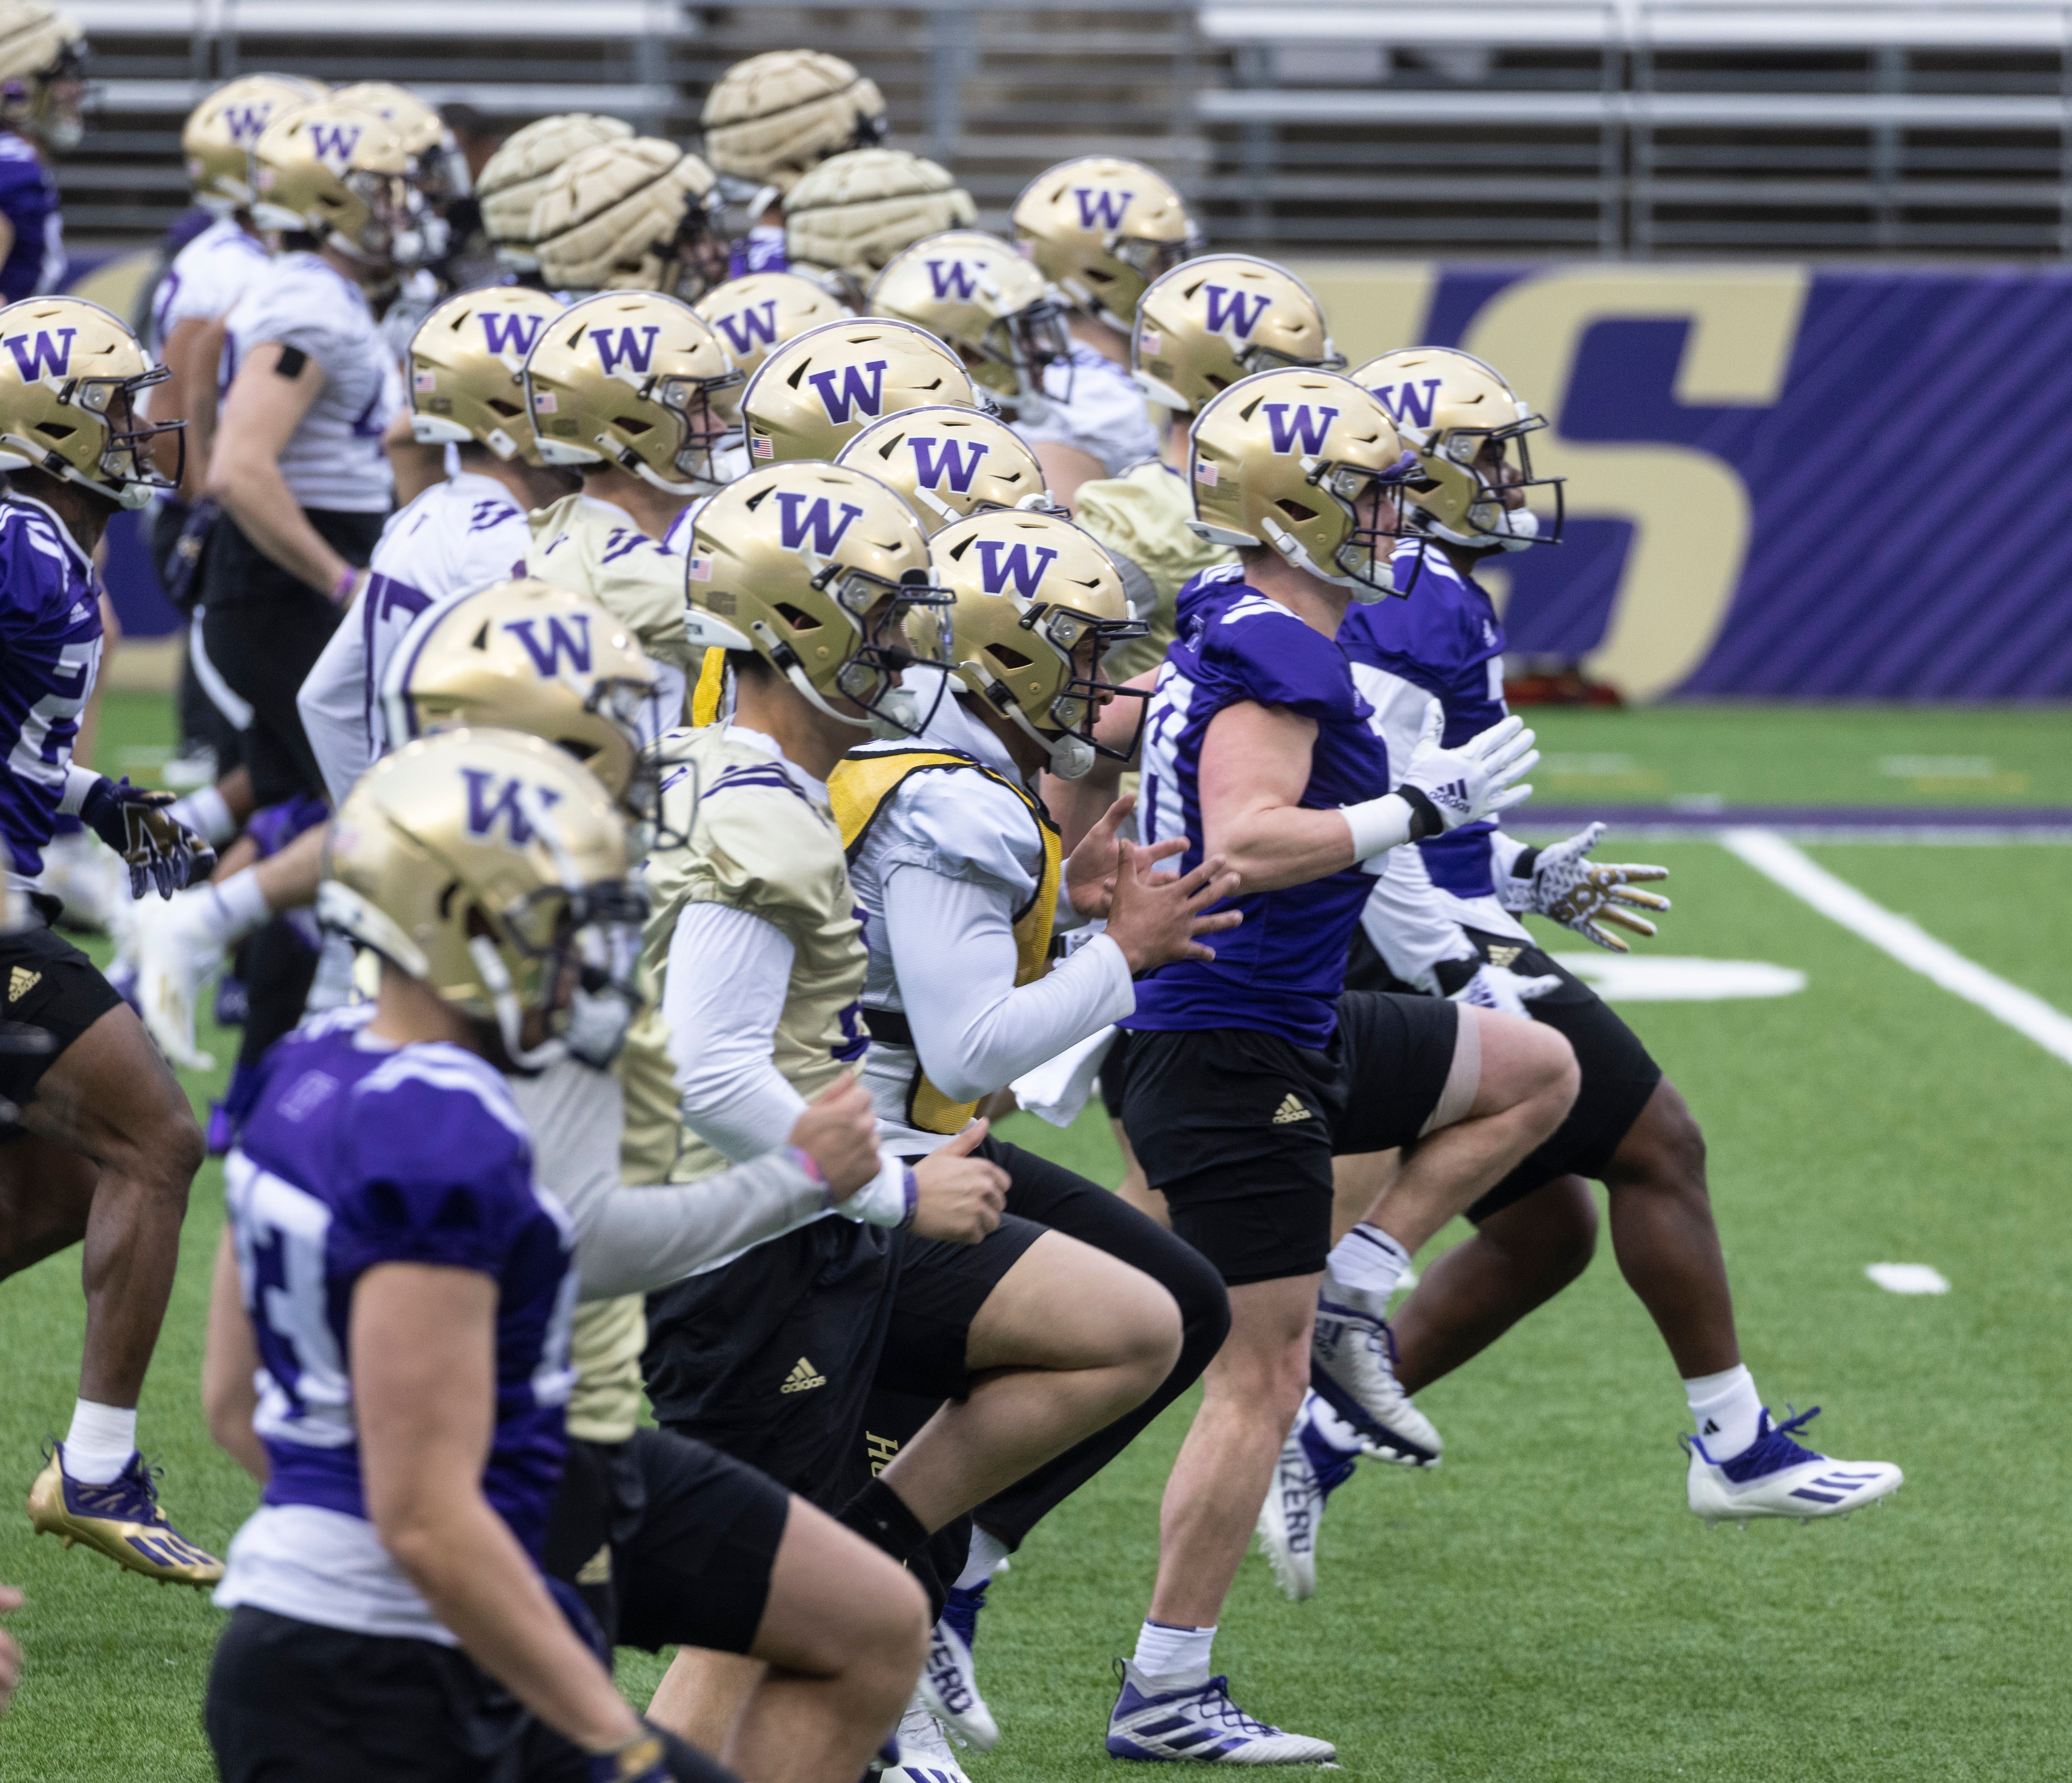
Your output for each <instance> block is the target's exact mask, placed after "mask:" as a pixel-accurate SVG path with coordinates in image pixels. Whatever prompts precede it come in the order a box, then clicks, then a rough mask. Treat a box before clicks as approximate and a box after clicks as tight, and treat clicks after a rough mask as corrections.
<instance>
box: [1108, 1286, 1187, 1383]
mask: <svg viewBox="0 0 2072 1783" xmlns="http://www.w3.org/2000/svg"><path fill="white" fill-rule="evenodd" d="M1115 1318H1116V1337H1115V1341H1116V1361H1117V1362H1119V1363H1120V1364H1121V1365H1122V1366H1124V1367H1126V1368H1127V1369H1128V1370H1129V1372H1130V1373H1131V1374H1132V1375H1133V1376H1135V1377H1138V1378H1142V1379H1143V1380H1144V1381H1145V1392H1147V1393H1148V1392H1149V1391H1151V1389H1152V1387H1155V1386H1157V1383H1158V1382H1161V1381H1162V1380H1164V1379H1165V1377H1166V1376H1167V1375H1168V1374H1170V1373H1171V1372H1172V1370H1173V1365H1174V1363H1175V1362H1178V1361H1179V1359H1180V1345H1181V1341H1182V1337H1183V1335H1184V1333H1183V1330H1182V1324H1181V1318H1180V1308H1179V1304H1178V1302H1177V1301H1175V1300H1174V1298H1173V1296H1172V1295H1171V1294H1170V1293H1169V1292H1166V1290H1165V1288H1162V1287H1161V1286H1160V1285H1159V1284H1157V1282H1155V1281H1153V1280H1152V1279H1151V1277H1150V1276H1147V1275H1145V1274H1144V1273H1143V1272H1142V1271H1141V1270H1134V1269H1133V1270H1132V1271H1130V1272H1129V1280H1128V1284H1127V1288H1126V1289H1125V1290H1124V1295H1123V1297H1122V1299H1121V1300H1120V1302H1119V1304H1117V1305H1116V1308H1115Z"/></svg>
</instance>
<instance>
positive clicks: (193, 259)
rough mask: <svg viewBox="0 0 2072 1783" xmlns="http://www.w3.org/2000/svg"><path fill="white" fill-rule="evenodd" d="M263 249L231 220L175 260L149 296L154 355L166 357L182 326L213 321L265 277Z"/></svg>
mask: <svg viewBox="0 0 2072 1783" xmlns="http://www.w3.org/2000/svg"><path fill="white" fill-rule="evenodd" d="M271 264H272V262H271V261H270V259H269V257H268V255H267V253H266V247H265V243H264V242H262V241H261V240H260V239H259V238H258V237H257V236H255V235H250V234H248V233H247V232H245V230H243V229H241V228H239V227H238V225H237V224H236V222H235V221H234V220H232V219H231V218H229V217H223V218H220V219H219V220H217V221H216V222H214V223H212V224H209V226H208V228H206V229H204V230H203V231H202V232H201V233H200V234H199V235H198V236H195V238H194V240H191V241H190V242H189V243H188V244H187V246H185V247H184V248H183V249H180V251H179V253H178V254H176V255H175V256H174V257H173V263H172V265H170V266H168V267H167V268H166V274H165V277H163V278H162V279H160V280H159V281H158V290H155V291H154V292H153V293H152V294H151V351H152V353H153V355H154V356H160V357H162V356H163V355H164V353H165V351H166V341H167V340H168V339H171V335H172V332H173V331H174V329H175V328H177V327H179V325H180V324H181V323H183V322H214V321H215V320H216V318H218V317H220V316H224V315H227V314H229V312H230V309H231V306H232V305H233V304H234V303H236V302H237V300H238V299H239V298H241V297H242V296H244V295H245V293H246V292H247V291H248V290H250V289H251V288H252V287H253V285H255V284H257V282H258V281H259V280H260V278H261V277H263V276H264V274H265V271H266V269H267V267H268V266H269V265H271Z"/></svg>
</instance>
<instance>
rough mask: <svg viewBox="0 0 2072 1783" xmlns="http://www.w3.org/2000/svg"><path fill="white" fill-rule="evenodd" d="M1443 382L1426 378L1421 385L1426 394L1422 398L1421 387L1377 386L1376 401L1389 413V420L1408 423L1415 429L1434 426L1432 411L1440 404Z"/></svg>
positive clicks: (1413, 385)
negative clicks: (1440, 390) (1440, 387)
mask: <svg viewBox="0 0 2072 1783" xmlns="http://www.w3.org/2000/svg"><path fill="white" fill-rule="evenodd" d="M1441 381H1442V380H1440V379H1438V378H1426V379H1425V380H1424V382H1423V384H1422V385H1421V388H1422V389H1423V390H1424V395H1423V396H1419V395H1418V393H1417V392H1418V390H1419V389H1420V385H1418V384H1408V383H1406V384H1376V385H1375V387H1374V400H1375V401H1376V402H1378V403H1379V404H1380V405H1382V407H1383V408H1384V409H1387V411H1388V413H1389V418H1390V419H1391V420H1392V421H1408V422H1409V423H1410V424H1411V425H1412V426H1413V427H1429V426H1430V425H1432V411H1433V409H1436V408H1437V406H1438V404H1439V385H1440V384H1441Z"/></svg>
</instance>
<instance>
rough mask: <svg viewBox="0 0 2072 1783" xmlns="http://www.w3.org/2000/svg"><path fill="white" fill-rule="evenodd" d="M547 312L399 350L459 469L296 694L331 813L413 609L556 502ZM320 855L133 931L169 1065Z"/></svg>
mask: <svg viewBox="0 0 2072 1783" xmlns="http://www.w3.org/2000/svg"><path fill="white" fill-rule="evenodd" d="M559 314H561V304H560V302H558V301H557V299H555V298H552V297H549V296H548V295H547V294H545V292H541V291H533V290H525V289H524V288H522V287H518V286H501V287H494V286H493V287H491V288H490V289H488V290H482V291H474V292H467V293H464V294H462V295H461V296H459V297H455V298H448V299H447V300H446V302H445V303H443V304H442V305H441V306H439V308H438V310H435V311H434V312H433V314H431V315H430V317H428V318H426V321H425V323H424V324H423V325H422V326H421V327H420V328H419V329H418V331H417V335H416V336H415V338H414V339H413V341H412V343H411V350H410V385H409V405H408V409H407V411H406V412H407V413H408V415H409V421H410V425H411V426H412V429H413V432H414V433H415V437H416V438H417V440H418V441H419V442H420V443H421V444H424V445H426V446H434V447H438V448H444V447H446V446H452V447H453V448H454V450H455V453H456V454H457V456H458V461H459V468H458V473H457V474H456V475H454V476H452V477H450V478H448V479H445V480H443V481H442V482H439V483H434V485H433V486H432V487H431V488H430V489H429V490H427V491H426V492H425V493H424V494H423V495H420V496H419V497H418V498H417V499H416V500H415V501H413V502H412V503H410V504H409V506H408V507H404V508H402V509H401V510H399V511H397V513H395V514H394V515H393V516H390V518H389V522H388V524H386V525H385V526H384V528H383V529H382V533H381V537H380V540H379V541H378V542H377V543H376V546H375V548H374V552H373V554H372V558H371V560H370V562H369V566H368V571H369V573H368V580H367V584H366V586H365V588H364V590H362V592H361V593H360V595H359V597H358V598H357V599H356V602H355V604H354V606H353V607H352V610H351V612H350V613H349V614H348V616H347V621H346V622H345V623H344V624H343V625H341V626H339V627H338V629H337V630H336V631H334V632H333V633H332V634H331V639H330V641H329V642H328V643H326V644H325V646H324V647H323V651H322V653H321V654H320V655H319V656H318V658H317V659H316V661H315V663H313V664H312V665H311V667H310V672H309V674H308V676H306V678H305V679H304V680H303V683H302V687H301V688H300V689H299V690H298V692H297V694H296V704H297V708H298V710H299V712H300V713H301V715H302V724H303V729H304V731H305V733H306V735H307V736H308V737H309V739H310V748H311V750H313V751H314V753H315V756H316V758H317V762H318V766H319V769H320V770H322V773H323V786H324V791H325V793H326V795H327V797H328V798H329V799H330V801H331V807H332V808H333V809H334V810H335V809H336V808H337V807H339V805H341V804H343V803H344V800H345V795H346V794H347V792H349V791H351V790H352V786H353V783H354V782H356V780H358V779H359V778H360V775H361V774H363V773H364V772H365V771H366V769H367V766H368V763H369V762H372V761H373V760H374V759H375V758H376V757H378V756H380V755H381V754H384V753H385V750H386V742H385V739H384V738H382V737H380V734H379V731H380V723H381V718H382V712H381V707H380V702H379V700H378V699H377V698H376V693H377V692H378V690H379V688H380V685H381V681H382V676H383V674H384V671H385V670H386V668H387V666H388V663H389V657H390V656H391V655H393V652H394V650H395V647H396V643H397V639H400V638H401V636H402V635H403V633H404V631H405V630H406V629H407V628H408V627H409V625H410V624H411V622H413V620H414V619H415V618H417V615H418V614H421V613H423V612H424V611H425V610H426V609H427V608H429V607H430V606H434V605H435V604H437V603H438V602H443V601H448V600H451V599H453V598H454V597H455V596H457V595H460V594H466V593H467V592H469V591H470V590H473V589H477V588H481V587H483V586H485V585H487V584H489V583H491V582H494V581H502V580H504V578H505V577H508V576H510V575H512V573H514V572H515V571H516V569H517V567H518V566H519V565H522V564H523V563H524V557H525V553H526V551H527V549H528V547H529V546H530V544H531V543H532V535H531V534H530V532H528V530H527V528H526V524H525V516H526V515H527V513H528V512H529V511H531V510H532V509H534V508H537V507H545V506H547V505H548V504H549V503H550V502H552V501H553V499H555V498H556V497H557V496H558V495H563V494H565V493H566V492H567V490H568V486H569V481H570V480H571V479H570V475H569V473H568V472H565V471H561V470H553V469H552V468H550V467H549V466H547V465H545V464H544V463H543V462H541V459H540V457H539V447H538V442H537V440H536V439H535V438H534V437H533V435H532V429H530V428H528V426H527V425H525V421H524V400H525V398H524V387H523V385H522V384H521V383H520V371H521V370H522V368H523V367H524V359H525V355H526V353H527V352H528V351H530V349H531V348H532V345H533V343H535V342H536V341H537V339H539V337H540V335H541V331H542V330H544V329H545V327H546V326H547V324H548V323H549V322H550V321H551V320H553V318H555V317H557V316H558V315H559ZM322 860H323V838H322V836H320V835H319V834H318V833H317V832H315V830H314V829H311V830H308V831H306V832H304V833H303V834H302V836H298V837H297V838H296V839H295V840H294V841H292V842H291V843H290V844H289V845H288V846H287V847H286V848H283V849H282V850H280V851H279V852H276V853H273V854H271V855H269V857H267V858H266V859H265V860H264V861H259V862H257V863H254V864H253V865H248V866H242V867H239V868H237V869H235V870H232V871H226V872H224V873H220V874H219V875H218V877H217V878H216V881H214V882H213V883H212V884H210V885H206V886H203V887H199V888H197V889H195V890H194V891H191V892H188V893H185V894H183V895H182V896H180V897H179V898H175V899H174V900H173V901H172V902H171V904H169V905H166V906H164V907H163V908H162V909H161V910H154V911H151V912H150V913H148V914H146V915H145V917H144V918H143V920H142V921H141V922H139V923H138V926H137V933H136V936H135V947H136V968H137V1003H138V1009H139V1010H140V1011H141V1012H142V1015H143V1017H144V1020H145V1023H146V1025H147V1026H148V1027H149V1028H150V1030H151V1033H152V1035H153V1037H154V1038H155V1039H156V1040H157V1041H158V1044H159V1046H161V1047H162V1049H163V1050H165V1052H166V1056H167V1057H168V1058H171V1059H172V1060H173V1061H174V1062H175V1063H176V1064H181V1065H187V1066H201V1064H202V1061H203V1058H204V1056H205V1055H203V1054H200V1053H199V1050H198V1049H197V1048H196V1046H195V1000H196V997H197V996H198V995H199V992H200V989H201V987H202V986H203V984H205V983H206V982H207V981H208V979H209V977H210V976H212V974H213V973H214V972H216V969H217V968H218V967H219V966H220V963H221V962H222V960H223V958H224V954H225V953H226V952H227V951H228V949H229V948H231V947H233V946H235V945H236V943H238V942H240V940H242V939H244V938H245V936H246V935H249V934H250V933H252V932H253V931H254V930H256V929H257V928H258V927H259V926H261V924H262V923H264V922H265V921H266V920H267V918H269V916H274V915H278V914H282V913H284V912H286V911H288V910H300V909H305V908H306V907H308V906H310V904H311V903H313V902H314V901H315V898H316V892H317V884H318V881H319V879H320V877H322ZM226 866H228V863H226ZM265 1026H266V1025H262V1024H253V1023H248V1024H247V1027H246V1031H245V1044H244V1045H243V1046H242V1047H241V1048H240V1056H239V1060H238V1064H237V1068H236V1072H235V1073H233V1076H232V1084H231V1087H230V1089H229V1091H228V1094H227V1095H226V1096H225V1098H224V1107H225V1110H226V1118H227V1119H228V1120H230V1121H231V1122H232V1124H235V1122H236V1121H237V1120H240V1119H241V1118H242V1115H243V1111H244V1109H245V1106H246V1099H247V1096H248V1095H249V1089H250V1087H251V1084H252V1083H253V1081H254V1080H253V1073H254V1072H255V1071H256V1070H257V1065H258V1062H259V1058H260V1055H261V1054H262V1053H263V1052H264V1051H265V1048H266V1046H269V1045H270V1044H271V1043H272V1041H273V1040H274V1039H275V1038H276V1037H277V1033H267V1032H265V1031H264V1028H265ZM203 1068H205V1066H204V1067H203Z"/></svg>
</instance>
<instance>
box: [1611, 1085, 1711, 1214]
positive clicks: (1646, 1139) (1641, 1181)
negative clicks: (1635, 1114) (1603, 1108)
mask: <svg viewBox="0 0 2072 1783" xmlns="http://www.w3.org/2000/svg"><path fill="white" fill-rule="evenodd" d="M1606 1180H1607V1181H1609V1183H1610V1184H1611V1185H1613V1186H1614V1187H1615V1188H1626V1187H1646V1188H1650V1189H1655V1190H1657V1191H1659V1192H1661V1193H1671V1194H1678V1195H1695V1196H1697V1197H1699V1198H1700V1199H1703V1198H1704V1196H1705V1193H1706V1190H1705V1135H1704V1129H1703V1128H1700V1126H1699V1124H1698V1122H1697V1118H1696V1116H1695V1115H1692V1112H1691V1109H1690V1105H1689V1104H1688V1103H1686V1102H1685V1101H1684V1099H1683V1097H1682V1096H1681V1095H1679V1094H1678V1092H1677V1090H1676V1087H1675V1085H1674V1084H1672V1083H1669V1082H1668V1080H1667V1079H1666V1078H1665V1079H1664V1080H1663V1082H1662V1083H1659V1084H1657V1085H1656V1086H1655V1094H1654V1095H1653V1096H1652V1097H1651V1098H1650V1099H1649V1101H1648V1104H1647V1106H1646V1108H1645V1109H1643V1110H1642V1111H1641V1115H1640V1119H1639V1120H1637V1121H1635V1122H1634V1124H1633V1127H1632V1128H1631V1129H1630V1131H1629V1132H1627V1134H1626V1139H1625V1140H1624V1141H1623V1142H1622V1144H1620V1146H1619V1148H1618V1153H1617V1155H1616V1156H1614V1159H1613V1161H1612V1169H1611V1170H1610V1171H1609V1172H1607V1173H1606Z"/></svg>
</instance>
